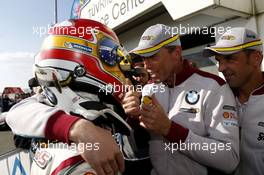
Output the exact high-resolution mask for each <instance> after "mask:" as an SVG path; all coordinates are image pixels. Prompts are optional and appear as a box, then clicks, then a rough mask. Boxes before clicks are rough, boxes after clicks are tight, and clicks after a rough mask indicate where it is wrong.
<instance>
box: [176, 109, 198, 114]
mask: <svg viewBox="0 0 264 175" xmlns="http://www.w3.org/2000/svg"><path fill="white" fill-rule="evenodd" d="M180 111H181V112H188V113H193V114H195V113H198V112H199V111H200V110H199V109H198V108H180Z"/></svg>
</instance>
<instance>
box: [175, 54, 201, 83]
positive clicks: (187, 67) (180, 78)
mask: <svg viewBox="0 0 264 175" xmlns="http://www.w3.org/2000/svg"><path fill="white" fill-rule="evenodd" d="M196 71H197V69H196V68H194V67H193V66H191V63H190V62H189V61H188V60H185V59H184V60H183V69H182V71H181V72H179V73H178V74H177V75H176V81H175V86H178V85H180V84H181V83H182V82H184V81H185V80H186V79H188V78H189V77H190V76H191V75H192V74H193V73H195V72H196Z"/></svg>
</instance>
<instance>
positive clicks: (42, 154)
mask: <svg viewBox="0 0 264 175" xmlns="http://www.w3.org/2000/svg"><path fill="white" fill-rule="evenodd" d="M51 159H52V156H51V154H50V153H48V152H47V151H45V150H41V149H38V150H37V151H36V153H35V155H34V158H33V160H34V161H35V162H36V164H37V165H38V166H39V167H40V168H42V169H45V168H46V166H47V165H48V163H49V162H50V161H51Z"/></svg>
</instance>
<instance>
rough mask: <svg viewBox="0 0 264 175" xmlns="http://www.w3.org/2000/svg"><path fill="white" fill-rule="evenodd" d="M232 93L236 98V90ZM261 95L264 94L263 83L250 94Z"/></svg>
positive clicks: (237, 93)
mask: <svg viewBox="0 0 264 175" xmlns="http://www.w3.org/2000/svg"><path fill="white" fill-rule="evenodd" d="M262 76H263V78H264V72H262ZM232 91H233V93H234V95H235V96H236V97H238V95H239V92H238V89H236V88H233V89H232ZM263 94H264V82H263V83H262V85H261V86H260V87H258V88H256V89H255V90H254V91H252V93H251V95H263Z"/></svg>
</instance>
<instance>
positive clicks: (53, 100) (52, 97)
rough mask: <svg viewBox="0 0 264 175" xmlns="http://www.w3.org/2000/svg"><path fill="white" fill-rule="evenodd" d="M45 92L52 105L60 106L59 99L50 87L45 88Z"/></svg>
mask: <svg viewBox="0 0 264 175" xmlns="http://www.w3.org/2000/svg"><path fill="white" fill-rule="evenodd" d="M43 91H44V94H45V96H46V97H47V99H48V100H49V102H50V103H51V104H53V105H54V106H55V105H57V104H58V100H57V97H56V96H55V94H54V93H53V92H52V91H51V90H50V89H49V88H48V87H46V86H44V87H43Z"/></svg>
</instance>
